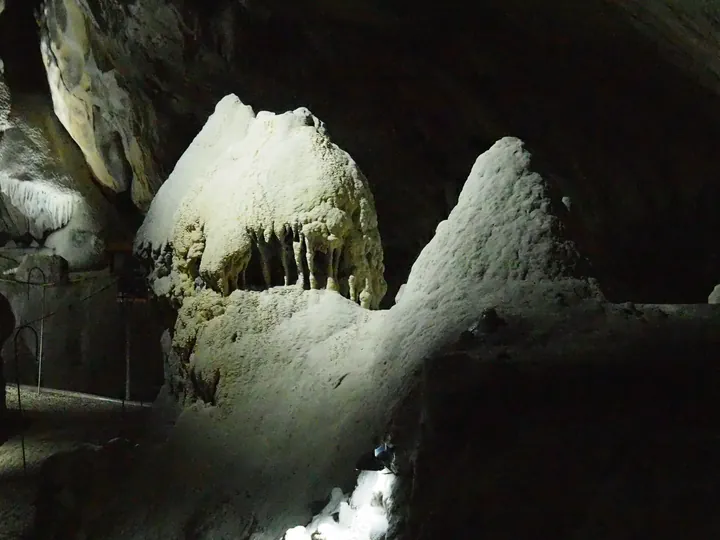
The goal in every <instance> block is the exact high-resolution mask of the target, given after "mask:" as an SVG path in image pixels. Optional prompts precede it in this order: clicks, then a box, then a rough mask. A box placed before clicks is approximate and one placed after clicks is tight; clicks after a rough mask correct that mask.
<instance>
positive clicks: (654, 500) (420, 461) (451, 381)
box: [394, 305, 720, 540]
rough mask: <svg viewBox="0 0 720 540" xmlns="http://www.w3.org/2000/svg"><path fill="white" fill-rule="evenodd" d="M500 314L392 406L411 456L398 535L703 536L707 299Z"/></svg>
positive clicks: (708, 505) (709, 347)
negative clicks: (502, 322)
mask: <svg viewBox="0 0 720 540" xmlns="http://www.w3.org/2000/svg"><path fill="white" fill-rule="evenodd" d="M500 315H501V316H504V317H505V318H506V319H507V325H506V326H504V327H503V328H502V329H500V330H499V331H496V332H492V333H482V334H480V335H479V336H477V337H476V338H469V339H466V340H462V341H460V342H458V343H455V344H453V345H452V346H450V347H447V348H446V349H445V350H443V351H442V352H440V353H438V354H437V355H434V356H433V357H431V358H429V359H428V361H427V362H426V363H425V368H424V373H423V377H422V381H421V382H419V383H418V389H419V395H418V397H417V400H416V402H417V404H416V403H410V404H408V405H406V408H405V409H404V410H402V411H399V412H398V414H397V415H396V417H398V418H402V416H403V414H404V415H405V416H410V417H412V418H413V419H414V420H415V423H414V424H413V423H412V422H410V421H408V420H405V424H404V425H403V426H402V427H403V429H400V427H398V428H397V430H396V432H397V439H398V440H397V442H398V444H402V446H405V447H409V448H412V449H413V450H416V451H415V452H414V453H413V454H412V461H410V460H409V459H408V460H406V461H405V464H406V469H407V470H408V471H409V472H410V473H411V474H409V475H408V476H406V477H403V478H401V479H400V481H401V482H403V483H404V485H403V486H402V487H401V491H402V492H404V493H405V494H406V496H407V506H406V507H405V508H406V510H408V511H407V512H406V513H403V516H402V518H403V519H402V520H403V521H404V525H405V528H404V530H403V534H401V535H400V536H399V538H404V539H414V538H471V537H476V538H483V537H484V538H494V539H495V538H497V539H502V540H505V539H508V540H510V539H516V538H556V539H559V540H570V539H573V538H598V539H599V538H618V539H622V540H626V539H630V538H638V537H642V538H658V539H663V540H665V539H667V540H670V539H673V538H678V537H684V538H708V537H713V536H715V535H716V534H717V532H718V531H719V530H720V520H719V519H718V516H717V514H716V513H715V512H714V511H713V510H712V509H713V508H715V507H716V506H717V504H718V503H720V490H718V489H717V486H715V485H714V483H713V482H712V480H710V478H711V477H713V476H714V475H715V472H716V471H717V470H718V468H719V467H720V459H718V451H720V441H719V440H718V438H717V437H716V436H715V434H714V427H713V426H714V425H716V424H717V422H718V420H719V418H718V413H717V411H718V396H717V386H718V384H720V372H719V371H718V368H717V358H718V354H720V335H718V333H717V331H715V330H714V328H716V327H717V324H718V320H719V319H718V317H719V316H720V312H719V311H718V310H717V309H715V306H702V305H698V306H651V305H638V306H633V307H632V309H630V308H627V307H624V306H619V305H617V306H611V305H605V306H604V307H601V308H600V309H598V310H595V311H586V310H584V309H582V308H578V307H569V308H567V309H566V310H565V311H564V313H558V314H557V315H560V317H559V318H555V316H553V317H552V320H551V321H549V322H550V324H551V326H550V327H544V324H545V322H541V321H540V320H538V319H535V318H534V317H533V318H529V319H527V318H524V317H521V318H515V317H514V316H512V315H510V314H509V313H507V312H503V310H502V309H501V310H500ZM609 336H612V338H609ZM413 406H415V407H414V408H413ZM418 409H421V413H419V412H418ZM394 538H398V537H394Z"/></svg>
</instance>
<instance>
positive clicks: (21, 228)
mask: <svg viewBox="0 0 720 540" xmlns="http://www.w3.org/2000/svg"><path fill="white" fill-rule="evenodd" d="M0 137H1V138H0V192H1V194H2V196H1V198H0V202H1V204H2V223H1V224H0V226H1V227H2V230H3V232H4V233H5V234H6V235H8V236H9V237H10V238H20V237H23V236H30V237H32V238H34V239H35V240H36V241H37V242H38V243H40V244H41V247H42V248H43V250H44V252H47V253H55V254H57V255H59V256H61V257H63V258H64V259H66V260H67V261H68V263H69V266H70V268H71V269H72V270H86V269H90V268H95V267H97V266H102V265H104V264H105V240H106V237H107V235H108V234H109V230H110V229H113V228H114V229H116V230H117V229H119V228H120V226H121V225H120V222H119V220H118V218H117V215H116V214H115V211H114V209H113V207H112V206H111V205H110V204H109V203H108V201H107V200H106V199H105V198H104V196H103V195H102V193H101V192H100V190H99V189H98V187H97V186H96V185H95V183H94V181H93V178H92V175H91V174H90V171H89V170H88V169H87V166H86V164H85V162H84V159H83V156H82V154H81V153H80V152H79V151H78V149H77V147H76V146H75V143H74V142H73V141H72V139H70V137H69V136H68V135H67V133H66V132H65V130H64V129H63V127H62V125H60V123H59V122H58V121H57V119H56V118H55V116H54V115H53V113H52V107H51V104H50V103H49V101H48V100H46V99H45V98H43V97H42V96H32V95H13V96H12V106H11V110H10V113H9V114H8V126H7V128H6V129H4V130H3V131H2V133H1V134H0ZM6 239H7V237H6Z"/></svg>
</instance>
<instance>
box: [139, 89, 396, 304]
mask: <svg viewBox="0 0 720 540" xmlns="http://www.w3.org/2000/svg"><path fill="white" fill-rule="evenodd" d="M135 250H136V252H137V253H138V254H139V256H140V257H143V258H144V259H146V260H148V262H149V263H150V265H151V266H152V268H153V270H152V272H151V273H150V275H149V276H148V281H149V283H150V285H151V287H152V290H153V291H154V293H155V294H156V295H158V296H160V297H165V298H166V299H168V298H169V299H172V300H174V301H175V303H176V304H177V305H179V304H180V303H182V301H183V297H186V296H192V295H194V294H196V292H197V291H198V290H202V289H203V288H205V287H208V288H211V289H212V290H214V291H217V292H219V293H221V294H222V295H224V296H228V295H229V294H231V293H232V292H233V291H235V290H237V289H242V290H258V289H260V290H261V289H266V288H270V287H273V286H279V285H291V284H292V285H297V286H298V287H300V288H307V289H328V290H333V291H336V292H339V293H341V294H342V295H343V296H345V297H347V298H349V299H351V300H352V301H353V302H358V303H359V304H360V305H361V306H362V307H365V308H369V309H377V308H378V307H379V305H380V301H381V300H382V298H383V296H384V294H385V291H386V289H387V286H386V283H385V280H384V278H383V271H384V266H383V251H382V245H381V241H380V233H379V231H378V219H377V214H376V212H375V202H374V200H373V195H372V193H371V192H370V189H369V187H368V182H367V180H366V179H365V176H364V175H363V174H362V171H360V169H359V168H358V166H357V164H356V163H355V162H354V160H353V159H352V157H351V156H350V155H348V154H347V152H345V151H343V150H342V149H341V148H339V147H338V146H337V145H336V144H334V143H333V142H332V140H331V138H330V137H329V135H328V131H327V129H326V127H325V125H324V124H323V123H322V122H321V121H320V119H318V118H317V117H315V116H313V115H312V113H311V112H310V111H308V110H307V109H305V108H299V109H296V110H295V111H292V112H286V113H284V114H274V113H271V112H268V111H260V112H259V113H258V114H257V116H255V114H254V112H253V111H252V109H250V108H249V107H247V106H246V105H244V104H243V103H242V102H241V101H240V100H239V99H238V98H237V96H234V95H229V96H226V97H224V98H223V99H222V100H221V101H220V102H219V103H218V105H217V107H216V109H215V112H214V113H213V114H212V116H210V118H209V119H208V121H207V123H206V124H205V126H204V127H203V129H202V130H201V132H200V133H199V134H198V136H197V137H196V138H195V139H194V140H193V142H192V144H191V145H190V147H189V148H188V149H187V151H186V152H185V153H184V154H183V155H182V157H181V158H180V160H179V161H178V163H177V165H176V166H175V169H174V170H173V172H172V174H171V175H170V177H169V178H168V180H167V181H166V182H165V184H163V186H162V187H161V188H160V191H159V192H158V194H157V196H156V197H155V199H154V200H153V203H152V205H151V206H150V210H149V211H148V214H147V216H146V218H145V221H144V222H143V224H142V226H141V227H140V229H139V230H138V233H137V236H136V239H135Z"/></svg>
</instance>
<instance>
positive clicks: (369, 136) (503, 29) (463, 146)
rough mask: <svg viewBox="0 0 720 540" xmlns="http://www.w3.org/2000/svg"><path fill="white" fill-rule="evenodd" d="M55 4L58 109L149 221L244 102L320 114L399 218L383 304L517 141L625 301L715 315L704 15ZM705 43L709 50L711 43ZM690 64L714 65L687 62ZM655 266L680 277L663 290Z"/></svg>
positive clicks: (526, 8) (584, 9)
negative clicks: (170, 182) (215, 129)
mask: <svg viewBox="0 0 720 540" xmlns="http://www.w3.org/2000/svg"><path fill="white" fill-rule="evenodd" d="M46 5H47V11H46V13H45V15H44V16H43V30H42V33H43V40H44V43H45V45H44V47H45V49H44V50H45V62H46V65H47V69H48V72H49V74H50V79H51V92H52V94H53V99H54V103H55V108H56V111H57V112H58V115H59V117H60V118H61V119H62V121H63V123H64V125H65V126H66V127H67V128H68V130H69V132H70V133H71V135H72V136H73V138H74V139H75V140H76V141H77V142H78V144H79V145H80V146H81V148H82V149H83V151H84V153H85V155H86V157H87V159H88V162H89V163H90V164H91V168H92V169H93V171H94V172H95V174H96V175H97V176H98V178H99V179H100V181H101V182H103V183H104V184H105V185H107V186H111V187H112V188H113V189H116V190H123V189H130V190H131V191H132V192H133V199H134V200H135V202H136V204H137V205H138V206H139V207H141V208H143V209H146V208H147V206H148V205H149V202H150V200H151V198H152V195H153V193H154V192H155V191H156V190H157V189H158V187H159V186H160V184H161V183H162V181H163V180H164V179H165V178H167V176H168V174H169V172H170V170H171V169H172V167H173V166H174V164H175V163H176V161H177V159H178V158H179V157H180V155H181V153H182V152H183V150H184V149H185V148H187V146H188V144H189V143H190V141H191V139H192V138H193V136H194V135H195V134H196V133H197V132H198V130H199V129H200V127H201V126H202V124H203V123H204V121H205V119H206V118H207V116H208V115H209V114H210V113H211V111H212V109H213V107H214V106H215V104H216V103H217V102H218V101H219V99H220V98H221V97H222V96H224V95H227V94H229V93H231V92H232V93H236V94H237V95H238V96H240V98H241V99H242V100H243V101H245V102H247V103H252V104H253V106H255V107H257V108H258V109H261V110H273V111H282V110H293V109H294V108H296V107H297V106H298V105H299V104H307V105H308V106H309V108H310V109H311V110H312V111H313V112H314V113H315V114H316V115H318V116H319V117H320V118H322V119H323V121H325V122H327V123H328V125H331V126H333V140H335V141H336V142H337V143H338V144H339V145H340V146H341V147H342V148H343V149H345V150H346V151H348V152H349V153H350V154H351V155H352V156H353V158H354V159H356V160H357V162H358V163H360V164H361V166H362V169H363V171H364V172H365V174H366V175H367V177H368V178H369V180H370V182H371V189H372V191H373V193H374V195H375V198H376V204H377V206H378V213H379V214H380V215H381V216H383V220H384V221H383V227H382V228H383V245H384V248H385V262H386V267H387V268H388V271H387V272H386V276H385V278H386V280H387V281H388V283H389V293H390V294H389V295H388V298H387V302H386V303H387V304H388V305H389V304H390V300H391V299H392V298H393V297H394V296H395V293H396V292H397V290H398V288H399V286H400V285H401V284H402V283H403V280H404V279H405V277H406V276H407V271H408V270H409V268H410V266H411V265H412V262H413V261H414V260H415V258H416V257H417V255H418V253H419V252H420V250H421V249H422V247H423V246H424V245H425V243H426V242H427V240H428V239H429V238H430V237H431V236H432V234H433V229H434V227H435V225H436V224H437V223H438V222H439V221H441V220H442V219H444V217H446V215H447V212H448V211H449V209H450V208H452V206H453V205H454V203H455V201H456V198H457V194H458V193H459V191H460V188H461V184H462V180H463V179H464V176H465V174H466V172H467V170H468V168H469V167H470V166H471V164H472V162H473V160H474V158H475V157H476V153H477V148H483V147H487V146H488V145H489V144H491V143H492V142H493V141H495V140H497V139H499V138H501V137H502V136H504V135H506V134H508V133H520V134H522V137H523V140H525V141H527V143H528V144H531V145H532V147H533V149H534V151H535V154H536V155H537V156H538V157H539V158H541V159H543V161H544V162H546V163H548V164H549V165H550V167H549V169H548V170H550V169H552V171H551V172H552V173H554V174H555V175H556V177H557V180H556V181H557V183H558V184H559V188H560V190H561V191H562V195H563V196H567V197H569V198H570V199H571V200H572V201H573V212H572V214H573V215H574V220H575V227H576V228H577V229H578V230H579V231H580V232H581V233H582V235H581V242H582V244H583V248H584V250H585V251H586V252H588V253H589V254H590V255H591V257H592V259H593V261H594V262H595V271H596V274H597V275H598V276H599V277H602V278H603V282H604V283H606V285H607V286H606V289H607V292H608V294H609V295H610V296H611V297H612V298H613V299H616V300H618V301H625V300H634V301H662V302H665V301H668V302H674V301H703V300H704V299H705V298H706V297H707V290H708V288H709V287H711V286H712V285H713V284H714V283H713V282H714V280H716V276H717V270H716V269H715V268H714V266H716V265H714V264H713V263H712V262H711V258H710V255H708V254H704V255H702V256H700V255H698V257H699V259H698V260H697V261H696V262H694V263H693V264H683V263H681V261H685V260H687V259H688V257H691V256H694V255H692V254H693V253H699V252H700V251H702V249H704V248H702V247H701V245H700V244H698V242H699V240H697V239H698V238H701V237H703V236H706V235H707V231H712V230H716V229H717V227H718V222H717V220H718V218H717V217H716V216H715V214H716V213H715V212H713V211H712V208H711V207H710V206H709V204H710V203H709V201H711V200H714V199H716V198H717V189H718V188H717V186H716V185H715V183H713V182H712V181H710V180H709V179H710V178H714V177H716V176H717V175H718V164H717V160H715V157H714V156H715V148H714V146H713V144H712V143H711V141H714V140H716V139H717V137H718V134H717V130H718V128H717V126H718V125H720V121H719V120H718V119H720V109H719V108H718V107H717V105H716V103H715V101H714V100H713V99H712V97H708V96H707V92H706V90H705V89H698V84H697V83H696V82H695V79H696V78H697V77H700V76H701V75H702V73H705V74H707V73H708V66H714V65H715V61H713V60H712V58H713V57H714V56H717V55H716V54H715V53H714V52H713V51H714V50H715V49H713V47H714V45H713V38H712V36H713V35H714V34H712V32H711V31H710V30H711V29H710V26H712V24H711V23H703V24H701V23H700V22H699V20H700V17H701V15H702V14H703V10H702V8H701V7H700V6H699V5H698V4H697V3H695V4H692V5H690V4H687V5H685V4H683V5H682V6H676V8H674V9H673V10H668V9H666V8H665V5H664V3H663V2H660V1H653V2H643V3H639V2H625V3H617V2H607V1H605V0H591V1H590V2H589V3H588V2H586V3H583V4H582V5H580V4H577V5H576V4H563V5H562V6H560V5H558V6H553V7H552V9H549V8H548V6H546V5H545V4H544V3H541V2H525V1H519V0H512V1H507V2H505V1H503V2H500V1H490V2H483V3H482V4H478V5H477V6H475V5H473V6H472V7H468V5H467V4H463V5H462V6H461V5H460V3H459V2H456V1H451V2H450V3H449V4H446V5H445V7H444V8H443V9H442V10H439V11H437V10H430V9H412V10H410V9H403V8H401V7H400V6H394V7H391V6H369V5H368V4H367V3H360V2H344V3H343V4H342V5H338V6H335V5H333V6H330V5H329V3H328V2H322V1H319V0H313V1H310V2H305V3H303V6H302V8H299V7H298V6H297V5H296V4H293V3H291V2H285V1H282V0H277V1H274V2H271V3H267V2H229V1H227V0H219V1H216V2H195V1H188V2H184V3H183V5H182V7H179V6H177V5H175V4H174V3H173V2H169V1H167V0H151V1H145V2H142V3H136V4H133V7H132V8H127V9H125V8H124V7H123V6H124V5H123V3H121V2H117V1H114V0H113V1H105V2H100V3H98V4H97V5H94V4H92V3H89V2H85V1H81V0H49V1H48V2H46ZM707 9H709V10H710V11H709V13H710V19H709V20H712V13H713V12H712V9H713V8H712V7H709V8H707ZM459 13H462V14H463V15H462V17H459V16H458V14H459ZM647 13H651V14H655V15H656V16H653V17H652V18H646V19H644V20H645V22H646V25H645V30H647V33H648V34H650V35H652V36H654V37H658V39H661V40H662V42H663V43H665V44H669V45H670V46H669V47H665V46H663V47H661V51H662V53H660V52H658V48H657V47H655V46H654V45H652V46H650V47H648V46H647V41H645V38H641V37H640V36H639V33H638V31H637V29H636V27H635V26H634V25H635V24H636V23H637V20H636V18H634V17H633V16H635V15H637V14H639V15H643V14H647ZM399 14H401V15H399ZM628 15H631V16H630V17H629V16H628ZM476 20H482V21H485V24H486V28H485V31H484V32H481V33H478V32H477V30H476V27H475V25H474V24H472V23H471V22H470V21H476ZM439 28H440V29H442V31H440V30H439ZM698 29H700V30H701V34H702V35H704V36H710V37H709V38H708V39H707V40H700V41H701V42H702V43H699V42H698V40H695V39H692V36H694V35H699V34H697V32H696V30H698ZM370 35H372V36H373V37H372V38H370V37H369V36H370ZM429 36H431V37H432V39H430V38H429ZM510 36H521V38H522V39H511V38H510ZM700 49H702V50H700ZM678 50H681V51H683V52H682V54H678V52H677V51H678ZM53 51H54V52H53ZM268 51H272V52H271V53H269V52H268ZM691 51H695V52H698V53H699V54H701V57H702V58H703V60H698V61H692V62H691V61H689V60H688V58H689V56H691V55H692V54H693V52H691ZM268 54H271V55H272V58H273V62H271V63H269V62H267V55H268ZM668 57H671V58H672V59H673V61H675V63H676V64H681V65H682V70H681V69H674V68H673V67H672V66H669V65H668V62H667V58H668ZM447 58H456V59H468V60H467V61H457V62H448V61H447V60H446V59H447ZM677 60H680V61H677ZM638 65H643V66H645V69H644V70H638V69H637V66H638ZM710 69H714V67H711V68H710ZM80 74H82V77H81V76H80ZM430 74H435V75H430ZM710 75H711V77H709V78H708V77H704V79H703V80H707V81H711V80H715V79H713V74H712V73H710ZM689 78H691V79H692V80H690V79H689ZM381 81H382V82H381ZM541 83H542V84H541ZM508 88H510V89H511V91H510V90H508ZM598 89H602V91H600V90H598ZM89 104H92V106H90V105H89ZM70 111H73V112H72V114H70ZM569 156H570V157H569ZM608 156H612V158H611V159H610V158H608ZM128 186H130V187H128ZM661 186H662V187H661ZM661 192H662V193H663V195H660V193H661ZM398 201H403V204H398ZM680 231H688V232H687V233H681V232H680ZM703 253H704V252H703ZM659 267H662V268H664V269H665V271H666V272H670V273H672V274H673V277H672V278H669V279H659V278H658V279H653V278H652V276H653V275H654V273H655V271H654V269H656V268H659Z"/></svg>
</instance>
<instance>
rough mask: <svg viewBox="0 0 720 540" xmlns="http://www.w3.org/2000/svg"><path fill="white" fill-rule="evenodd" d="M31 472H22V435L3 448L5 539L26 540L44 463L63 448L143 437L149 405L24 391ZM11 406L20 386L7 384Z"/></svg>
mask: <svg viewBox="0 0 720 540" xmlns="http://www.w3.org/2000/svg"><path fill="white" fill-rule="evenodd" d="M20 400H21V403H22V408H23V412H24V417H25V418H26V419H27V420H28V421H29V422H28V426H27V428H26V429H25V431H24V436H25V450H26V460H27V475H26V474H25V473H24V472H23V460H22V442H21V436H20V434H16V435H15V436H14V437H11V438H10V439H9V440H8V441H7V442H5V443H4V444H2V445H1V446H0V524H2V526H1V527H0V540H11V539H12V540H15V539H18V538H24V537H25V535H26V534H27V531H28V530H29V528H30V526H31V525H32V522H33V519H34V505H33V503H34V499H35V495H36V488H37V481H38V479H39V472H40V466H41V465H42V463H43V462H44V461H45V460H46V459H47V458H49V457H50V456H52V455H53V454H56V453H58V452H63V451H67V450H72V449H74V448H77V447H79V446H81V445H83V444H87V443H90V444H95V445H99V444H103V443H105V442H107V441H108V440H110V439H112V438H114V437H119V436H124V437H128V438H131V439H134V438H135V437H136V436H138V435H140V433H141V431H142V429H143V427H144V425H145V419H146V418H147V412H148V409H140V408H127V409H125V410H124V411H123V408H122V406H121V405H120V404H118V403H113V402H104V401H96V400H90V399H86V398H79V397H70V396H61V395H53V394H39V395H38V394H37V393H36V392H34V391H31V390H25V389H21V391H20ZM7 407H8V410H9V411H17V410H18V395H17V389H16V388H15V387H13V386H8V387H7Z"/></svg>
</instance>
